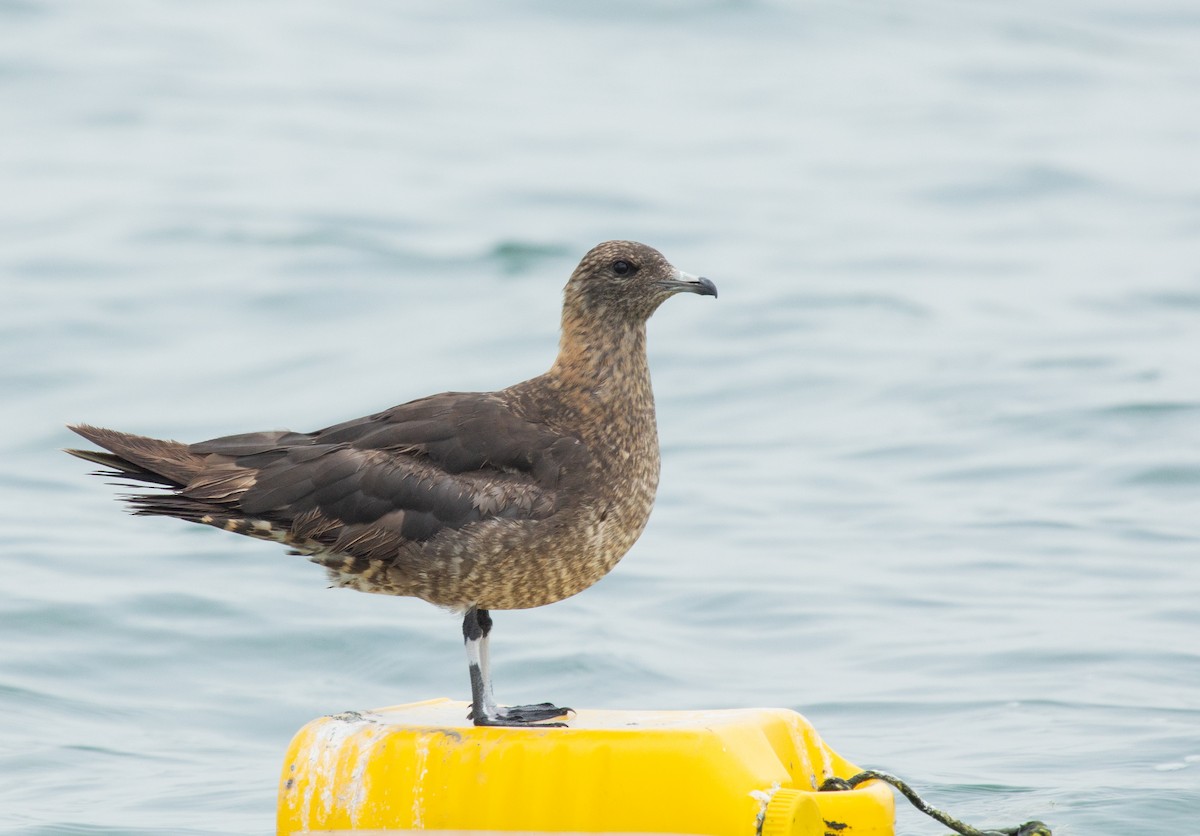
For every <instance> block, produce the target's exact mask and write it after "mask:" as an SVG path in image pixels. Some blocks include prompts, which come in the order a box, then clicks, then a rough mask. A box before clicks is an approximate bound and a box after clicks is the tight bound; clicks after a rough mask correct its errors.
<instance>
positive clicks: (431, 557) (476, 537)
mask: <svg viewBox="0 0 1200 836" xmlns="http://www.w3.org/2000/svg"><path fill="white" fill-rule="evenodd" d="M681 291H687V292H690V293H698V294H701V295H704V296H716V295H717V288H716V286H715V285H713V283H712V282H710V281H709V280H708V279H705V278H697V277H695V276H691V275H688V274H687V273H684V272H682V271H680V270H678V269H676V268H675V267H672V266H671V264H669V263H668V262H667V260H666V259H665V258H663V256H662V255H661V254H660V253H659V252H658V251H657V250H654V249H652V248H650V247H647V246H646V245H644V244H637V243H634V242H631V241H608V242H606V243H604V244H600V245H598V246H597V247H595V248H593V249H592V250H591V251H590V252H589V253H588V254H587V255H585V256H584V258H583V260H582V261H581V262H580V263H579V266H578V267H577V268H575V272H574V273H572V274H571V278H570V280H569V281H568V282H567V285H566V288H565V289H564V292H563V296H564V301H563V313H562V337H561V340H560V343H559V351H558V358H557V359H556V360H555V361H554V365H553V366H551V368H550V370H549V371H548V372H546V373H545V374H543V375H540V376H538V377H535V378H533V379H531V380H526V381H525V382H523V383H518V384H516V385H514V386H510V387H508V388H507V389H501V390H500V391H497V392H446V393H443V394H440V395H433V396H431V397H427V398H421V399H420V400H415V401H412V402H410V403H406V404H402V405H400V406H396V407H392V408H391V409H388V410H385V411H383V412H379V413H376V414H374V415H368V416H367V417H365V418H357V419H355V420H353V421H347V422H345V423H342V424H336V425H334V426H332V427H327V428H325V429H323V430H317V431H316V432H311V433H299V432H289V431H286V430H277V431H271V432H256V433H246V434H243V435H231V436H225V437H223V438H215V439H212V440H211V441H202V442H200V443H198V444H182V443H180V442H177V441H164V440H159V439H154V438H146V437H144V436H138V435H132V434H129V433H123V432H117V431H116V430H106V429H101V428H99V427H92V426H88V425H86V424H81V425H79V426H73V427H71V429H72V430H74V431H75V432H77V433H79V434H80V435H82V436H83V437H84V438H86V439H88V440H89V441H92V442H93V443H95V444H97V445H99V446H101V447H103V448H105V449H106V450H109V451H111V452H107V453H105V452H99V451H92V450H67V452H68V453H71V454H72V455H75V456H78V457H80V458H82V459H87V460H88V461H91V462H94V463H96V464H99V465H102V466H103V467H105V468H108V470H105V471H99V472H98V473H97V475H102V476H117V477H120V478H123V479H129V480H133V481H134V482H135V483H138V484H139V486H143V487H144V486H145V485H146V484H149V485H153V486H156V487H161V488H164V489H165V492H159V493H139V494H134V495H132V496H128V497H125V499H126V500H127V501H128V502H129V503H130V504H131V505H132V506H133V512H134V513H136V514H145V515H151V516H168V517H178V518H179V519H182V520H188V521H190V522H196V523H203V524H205V525H211V526H215V527H217V528H223V529H225V530H226V531H232V532H235V533H237V534H245V535H249V536H251V537H257V538H259V539H263V540H274V541H277V542H281V543H285V544H287V545H288V546H291V548H292V550H293V553H297V554H303V555H307V556H308V558H309V560H311V561H313V562H314V563H319V564H320V565H322V566H324V567H325V568H326V570H327V572H328V574H329V577H330V579H331V581H332V582H333V584H334V585H336V586H345V587H350V588H351V589H357V590H359V591H361V592H377V593H382V594H385V595H411V596H415V597H417V598H422V599H424V600H426V601H429V602H430V603H433V604H437V605H438V606H441V607H447V608H450V609H452V610H455V611H458V612H462V613H463V640H464V642H465V644H466V649H467V660H468V663H469V666H470V676H471V702H472V707H471V719H472V720H473V721H474V722H475V724H476V725H481V726H484V725H486V726H523V725H531V724H535V723H545V721H548V720H553V719H555V718H559V717H562V716H563V715H565V714H566V713H567V712H568V711H569V710H570V709H565V708H559V707H557V706H554V705H551V704H550V703H540V704H537V705H528V706H507V707H506V706H498V705H497V704H496V702H495V699H494V698H493V696H492V684H491V677H490V674H489V669H488V635H489V633H490V631H491V627H492V619H491V615H490V611H491V610H508V609H524V608H526V607H540V606H542V605H543V604H550V603H553V602H554V601H559V600H562V599H563V598H566V597H568V596H571V595H574V594H575V593H577V592H580V591H582V590H584V589H587V588H588V587H589V586H591V585H592V584H594V583H595V582H596V581H598V580H599V579H600V578H601V577H603V576H604V575H605V574H607V573H608V571H609V570H610V569H612V568H613V566H615V565H616V563H617V561H619V560H620V559H621V558H622V557H623V556H624V555H625V553H626V552H627V551H629V548H630V547H631V546H632V545H633V544H634V542H635V541H636V540H637V538H638V536H639V535H640V534H641V533H642V529H643V528H644V527H645V525H646V521H647V519H648V518H649V516H650V509H651V507H652V506H653V504H654V494H655V491H656V490H657V487H658V472H659V453H658V431H657V428H656V425H655V417H654V393H653V391H652V390H651V387H650V369H649V367H648V365H647V361H646V320H647V319H649V318H650V315H651V314H653V313H654V311H655V309H657V308H658V306H659V305H661V304H662V303H663V302H664V301H665V300H666V299H668V298H669V297H671V296H673V295H675V294H676V293H679V292H681Z"/></svg>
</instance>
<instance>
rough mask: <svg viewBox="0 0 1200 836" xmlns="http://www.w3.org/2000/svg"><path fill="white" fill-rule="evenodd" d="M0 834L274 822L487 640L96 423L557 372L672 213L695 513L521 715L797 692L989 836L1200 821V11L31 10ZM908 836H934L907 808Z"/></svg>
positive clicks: (667, 476)
mask: <svg viewBox="0 0 1200 836" xmlns="http://www.w3.org/2000/svg"><path fill="white" fill-rule="evenodd" d="M0 44H2V45H3V48H2V49H0V120H2V125H3V130H2V131H0V184H2V185H0V192H2V196H0V298H2V300H3V304H2V305H0V380H2V384H0V386H2V388H0V414H2V415H3V425H2V426H3V435H2V436H0V443H2V445H3V447H2V450H0V454H2V455H0V462H2V464H0V491H2V493H0V506H2V507H3V514H2V515H0V542H2V543H3V552H2V557H0V566H2V568H3V575H4V580H3V582H2V583H0V636H2V641H0V778H2V780H0V832H4V833H22V834H61V833H86V834H106V836H113V835H115V834H125V833H132V834H157V833H187V834H266V833H270V832H272V828H273V810H274V804H275V787H276V782H277V780H278V770H279V768H280V764H281V760H282V756H283V752H284V748H285V746H286V745H287V742H288V740H289V738H290V736H291V734H292V733H293V732H294V731H295V730H296V729H298V728H299V727H300V726H301V725H303V724H304V723H305V722H306V721H308V720H309V719H311V718H313V717H316V716H319V715H322V714H327V713H334V712H337V711H342V710H346V709H364V708H371V707H377V706H383V705H390V704H395V703H400V702H406V701H415V700H420V699H425V698H429V697H435V696H452V697H456V698H465V697H466V695H467V693H468V683H467V676H466V666H465V658H464V657H463V654H462V648H461V638H460V634H459V625H458V622H457V620H456V619H455V617H454V616H453V615H450V614H447V613H444V612H441V611H439V610H437V609H435V608H432V607H430V606H429V605H427V604H424V603H422V602H420V601H416V600H411V599H390V598H384V597H376V596H368V595H362V594H358V593H354V592H350V591H345V590H330V589H327V588H326V582H325V578H324V575H323V573H322V572H321V571H320V570H319V569H318V568H317V567H315V566H313V565H311V564H309V563H307V562H306V561H304V560H303V559H302V558H297V557H289V556H287V555H286V554H284V553H283V550H282V549H280V548H277V547H272V546H270V545H268V544H264V543H259V542H254V541H250V540H246V539H243V538H235V537H232V536H228V535H224V534H221V533H219V532H216V531H212V530H210V529H203V528H201V527H198V526H187V525H185V524H183V523H179V522H175V521H172V520H163V519H149V520H147V519H137V518H133V517H130V516H128V515H127V514H125V513H123V511H122V508H121V506H119V505H118V504H117V503H115V502H114V500H113V494H114V493H116V492H117V491H116V489H114V488H110V487H107V486H105V485H104V484H103V483H102V482H101V481H100V480H97V479H95V478H92V477H89V476H87V475H86V473H87V471H88V470H89V467H88V466H87V465H86V464H85V463H83V462H80V461H78V460H75V459H72V458H69V457H68V456H65V455H63V454H62V453H61V452H59V448H61V447H64V446H69V445H72V444H76V443H78V442H79V440H78V439H76V438H75V437H73V436H72V435H71V434H70V433H69V432H68V431H67V430H65V429H64V427H63V425H64V423H66V422H68V421H88V422H92V423H96V424H100V425H104V426H112V427H116V428H120V429H124V430H128V431H133V432H138V433H144V434H147V435H157V436H161V437H171V438H179V439H183V440H199V439H203V438H209V437H213V436H217V435H224V434H228V433H233V432H240V431H248V430H257V429H272V428H281V427H288V428H292V429H297V430H306V429H314V428H317V427H321V426H324V425H327V424H330V423H334V422H336V421H339V420H343V419H346V418H350V417H354V416H357V415H362V414H366V413H368V412H371V411H375V410H378V409H382V408H385V407H387V406H390V405H392V404H395V403H400V402H403V401H406V400H409V399H411V398H415V397H419V396H422V395H426V394H430V393H433V392H439V391H443V390H447V389H454V390H487V389H493V388H498V387H502V386H505V385H508V384H510V383H513V382H516V381H517V380H521V379H524V378H526V377H531V376H533V375H535V374H538V373H540V372H541V371H543V370H544V369H545V368H546V367H547V366H548V365H549V363H550V361H551V359H552V358H553V354H554V351H555V347H556V331H557V324H558V308H559V290H560V288H561V286H562V284H563V282H564V281H565V279H566V276H567V275H568V274H569V272H570V270H571V269H572V268H573V266H574V264H575V263H576V261H577V260H578V258H579V257H580V256H581V255H582V254H583V252H585V251H586V250H587V249H588V248H589V247H591V246H592V245H593V244H595V243H597V242H598V241H601V240H604V239H609V238H632V239H637V240H641V241H645V242H647V243H649V244H652V245H654V246H656V247H658V248H660V249H661V250H662V251H663V252H664V253H665V254H666V255H667V257H668V258H670V259H671V260H672V261H673V262H674V263H675V264H676V265H677V266H679V267H681V268H682V269H684V270H687V271H690V272H693V273H697V274H703V275H706V276H708V277H709V278H711V279H712V280H713V281H714V282H715V283H716V284H717V286H718V287H719V288H720V293H721V295H720V298H719V299H718V300H715V301H714V300H712V299H707V298H699V297H693V296H685V297H680V298H677V299H674V300H672V301H671V302H670V303H669V304H667V305H666V306H665V307H664V308H663V309H662V310H661V311H660V312H659V313H658V314H657V315H656V316H655V318H654V319H653V320H652V321H651V323H650V352H651V363H652V367H653V371H654V378H655V387H656V393H657V399H658V412H659V431H660V437H661V441H662V448H663V471H662V482H661V488H660V490H659V500H658V505H657V508H656V510H655V513H654V516H653V518H652V520H651V523H650V527H649V529H648V530H647V531H646V533H645V535H644V536H643V537H642V539H641V541H640V542H639V543H638V544H637V545H636V546H635V547H634V549H633V550H632V552H631V553H630V554H629V555H628V557H627V558H626V560H625V561H624V562H622V563H621V564H620V565H619V566H618V567H617V569H616V570H615V571H614V572H613V573H612V574H611V575H610V576H609V577H608V578H606V579H605V580H604V581H602V582H601V583H600V584H598V585H597V586H596V587H594V588H593V589H590V590H588V591H587V592H585V593H583V594H581V595H579V596H577V597H575V598H572V599H570V600H567V601H564V602H562V603H559V604H557V605H555V606H552V607H547V608H543V609H539V610H534V611H523V612H513V613H508V612H501V613H497V614H496V630H495V633H494V642H493V645H494V653H493V655H494V658H495V678H496V685H497V690H498V696H499V698H500V699H501V700H502V701H507V702H530V701H541V700H555V701H558V702H559V703H560V704H566V705H578V706H595V707H603V708H672V707H678V708H701V707H704V708H719V707H738V706H756V705H766V706H785V707H789V708H793V709H796V710H798V711H801V712H803V713H804V714H805V715H806V716H807V717H809V719H810V720H812V721H813V723H814V724H815V725H816V726H817V728H818V729H819V730H820V731H821V732H822V734H823V735H824V736H825V738H826V740H827V741H828V742H829V743H830V744H831V745H832V746H833V747H834V748H835V749H837V750H838V751H839V752H840V753H841V754H843V755H844V756H845V757H847V758H848V759H850V760H852V761H854V762H856V763H858V764H861V765H863V766H869V767H874V768H879V769H884V770H887V771H891V772H893V773H896V774H898V775H900V776H901V777H903V778H905V779H907V780H908V781H910V782H911V783H912V784H913V785H914V786H915V787H916V788H917V789H918V790H919V791H921V792H923V793H925V794H926V795H927V797H928V798H929V800H930V801H931V802H932V803H934V804H935V805H937V806H940V807H944V808H947V809H949V810H950V811H951V812H953V813H954V814H955V815H957V816H959V817H960V818H963V819H966V820H968V821H971V822H974V823H977V824H979V825H981V826H1003V825H1011V824H1015V823H1017V822H1020V821H1024V820H1026V819H1030V818H1039V819H1042V820H1045V821H1047V822H1049V823H1050V824H1051V825H1052V826H1054V828H1055V832H1056V833H1060V834H1072V833H1074V834H1080V835H1081V836H1082V834H1088V835H1089V836H1091V835H1092V834H1113V835H1114V836H1116V835H1117V834H1129V833H1135V832H1136V833H1140V834H1163V835H1164V836H1167V834H1170V836H1178V835H1179V834H1187V833H1200V164H1198V162H1197V149H1198V148H1200V106H1198V100H1197V90H1200V14H1197V12H1196V10H1195V8H1194V7H1193V6H1192V5H1190V4H1187V3H1181V2H1172V0H1136V1H1135V0H1099V2H1096V0H1090V2H1082V1H1081V0H1041V1H1040V2H1032V0H1017V2H1010V3H1004V4H1000V3H990V4H989V3H950V2H936V0H917V1H916V2H912V3H905V4H879V3H870V2H855V1H854V0H851V2H837V3H834V2H824V1H822V0H817V2H809V3H799V2H733V0H727V1H722V2H695V3H690V2H688V3H685V2H669V1H668V0H658V2H637V3H634V2H606V3H594V4H586V5H585V4H559V3H549V2H536V0H529V1H528V2H514V3H504V4H495V3H483V2H462V3H434V2H424V3H422V2H416V3H405V4H395V3H387V2H382V0H363V2H358V3H323V4H322V3H290V2H282V0H274V2H262V3H255V4H245V3H235V2H229V0H220V1H219V2H211V3H204V4H195V3H183V2H162V3H144V2H135V1H134V0H117V1H116V2H109V3H67V2H33V0H3V2H0ZM898 817H899V819H898V821H899V824H898V832H900V833H906V834H908V833H935V832H941V828H940V826H938V825H934V824H932V823H930V822H927V821H925V820H924V818H923V817H921V816H920V815H919V814H917V813H916V812H915V811H912V810H911V809H909V808H908V807H907V806H906V805H903V803H902V802H901V804H900V806H899V807H898Z"/></svg>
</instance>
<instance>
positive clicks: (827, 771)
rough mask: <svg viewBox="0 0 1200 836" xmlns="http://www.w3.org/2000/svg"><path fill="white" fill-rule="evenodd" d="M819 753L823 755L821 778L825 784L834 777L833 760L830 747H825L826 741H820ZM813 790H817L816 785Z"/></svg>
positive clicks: (818, 745)
mask: <svg viewBox="0 0 1200 836" xmlns="http://www.w3.org/2000/svg"><path fill="white" fill-rule="evenodd" d="M817 751H819V752H820V753H821V776H822V783H824V781H826V780H828V779H830V778H832V777H834V774H833V758H832V757H830V754H829V747H828V746H826V745H825V741H824V740H821V741H818V744H817ZM813 789H814V790H815V789H816V786H815V785H814V786H813Z"/></svg>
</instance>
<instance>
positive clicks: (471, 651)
mask: <svg viewBox="0 0 1200 836" xmlns="http://www.w3.org/2000/svg"><path fill="white" fill-rule="evenodd" d="M491 631H492V616H491V614H490V613H489V612H488V611H487V610H481V609H477V608H475V607H471V608H470V609H469V610H467V611H466V613H464V615H463V644H464V645H466V648H467V667H468V670H469V672H470V674H471V713H470V715H468V716H469V718H470V719H471V721H472V722H474V723H475V725H477V726H533V725H537V726H565V725H566V723H548V722H546V721H547V720H553V719H554V718H555V717H562V716H563V715H564V714H568V713H570V711H571V709H569V708H559V707H558V706H556V705H553V704H551V703H548V702H543V703H537V704H536V705H513V706H498V705H496V701H495V699H494V698H493V697H492V678H491V671H490V669H489V665H488V634H489V633H491Z"/></svg>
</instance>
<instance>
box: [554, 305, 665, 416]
mask: <svg viewBox="0 0 1200 836" xmlns="http://www.w3.org/2000/svg"><path fill="white" fill-rule="evenodd" d="M549 376H550V377H551V378H553V379H554V380H555V381H556V382H558V383H559V384H560V386H562V387H563V389H564V390H571V391H574V392H577V393H579V394H580V395H582V396H585V397H586V398H587V399H588V400H591V401H593V402H597V403H605V402H625V403H628V402H629V401H630V400H631V399H633V400H646V399H649V401H648V405H649V406H650V408H651V410H653V395H652V394H651V389H650V367H649V364H648V362H647V360H646V323H645V322H628V321H619V322H616V323H614V322H612V321H597V320H596V319H593V318H587V319H585V318H583V317H578V316H571V315H570V314H564V315H563V324H562V337H561V339H560V340H559V346H558V358H557V359H556V360H555V361H554V365H553V366H552V367H551V368H550V372H549Z"/></svg>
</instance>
